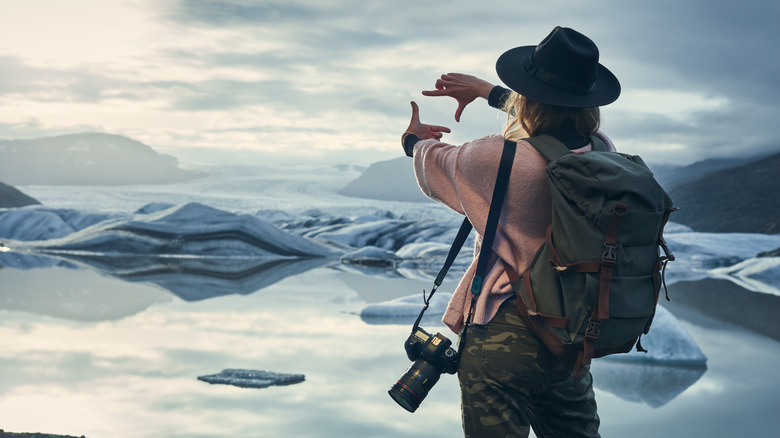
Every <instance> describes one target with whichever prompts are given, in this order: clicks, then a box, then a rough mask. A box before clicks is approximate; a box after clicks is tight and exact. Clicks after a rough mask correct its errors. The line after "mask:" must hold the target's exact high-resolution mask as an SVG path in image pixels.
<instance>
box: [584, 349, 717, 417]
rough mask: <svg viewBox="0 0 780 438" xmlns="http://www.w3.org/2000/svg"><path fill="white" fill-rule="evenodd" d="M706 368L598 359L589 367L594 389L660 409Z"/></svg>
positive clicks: (693, 381)
mask: <svg viewBox="0 0 780 438" xmlns="http://www.w3.org/2000/svg"><path fill="white" fill-rule="evenodd" d="M705 371H707V367H706V365H701V366H695V367H686V366H675V365H662V364H649V363H636V362H628V361H617V360H608V359H599V360H596V361H594V363H593V365H592V367H591V373H592V374H593V382H594V385H595V386H596V388H598V389H601V390H604V391H607V392H609V393H612V394H614V395H616V396H618V397H620V398H621V399H623V400H626V401H630V402H637V403H645V404H647V405H648V406H651V407H653V408H658V407H661V406H663V405H665V404H667V403H669V402H670V401H672V400H673V399H674V398H675V397H677V396H678V395H680V394H682V393H683V391H685V390H686V389H688V388H689V387H690V386H692V385H693V384H694V383H696V381H698V380H699V378H700V377H701V376H702V375H703V374H704V373H705Z"/></svg>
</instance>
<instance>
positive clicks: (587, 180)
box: [507, 135, 676, 375]
mask: <svg viewBox="0 0 780 438" xmlns="http://www.w3.org/2000/svg"><path fill="white" fill-rule="evenodd" d="M526 141H528V142H529V143H530V144H531V145H532V146H534V148H536V149H537V150H538V151H539V153H540V154H541V155H542V156H544V157H545V158H546V159H547V160H549V162H550V163H549V165H548V166H547V169H546V171H547V178H548V181H549V183H550V190H551V192H552V225H550V227H549V228H548V231H547V241H546V242H545V243H544V244H543V245H542V246H541V248H539V251H538V252H537V254H536V257H535V258H534V260H533V262H532V264H531V267H530V268H529V269H528V270H527V271H526V272H523V273H520V274H518V273H516V272H514V270H513V269H512V268H511V267H510V266H507V271H508V272H509V273H510V277H511V278H512V279H513V280H514V281H513V287H514V290H515V292H516V293H517V300H516V305H517V310H518V312H519V313H520V316H521V317H522V318H523V320H524V321H525V322H526V324H527V325H528V326H529V327H530V328H531V329H533V330H534V331H535V332H536V333H537V335H538V336H539V337H540V339H541V340H542V341H543V342H544V343H545V345H546V346H547V347H548V348H549V349H550V350H551V351H552V352H553V353H555V354H556V356H558V357H560V358H564V359H571V360H574V359H576V361H577V365H576V366H575V368H574V373H573V374H575V375H578V374H579V373H580V372H581V371H582V368H583V367H584V366H585V365H588V364H590V362H591V358H593V357H602V356H606V355H608V354H613V353H627V352H629V351H630V350H631V348H632V347H633V346H634V345H635V344H636V346H637V350H640V351H645V350H644V349H642V347H641V343H640V342H639V338H640V336H641V335H642V334H646V333H647V332H648V330H649V329H650V324H651V323H652V321H653V316H654V315H655V308H656V305H657V304H658V296H659V291H660V288H661V284H662V282H663V271H664V270H665V269H666V263H667V262H668V261H670V260H674V255H673V254H672V253H671V252H670V251H669V249H668V248H667V246H666V242H665V241H664V238H663V228H664V226H665V225H666V222H667V221H668V219H669V214H670V213H671V212H672V211H674V210H676V208H674V207H673V206H672V200H671V198H670V197H669V195H668V194H667V193H666V192H665V191H664V189H663V188H662V187H661V186H660V185H659V184H658V182H656V180H655V178H654V177H653V174H652V172H651V171H650V170H649V169H648V168H647V166H646V165H645V164H644V162H643V161H642V159H641V158H639V157H637V156H628V155H623V154H619V153H615V152H607V151H608V149H607V146H606V145H605V144H604V142H603V141H602V140H601V139H600V138H598V137H595V136H594V137H592V141H593V149H594V150H593V151H592V152H585V153H571V152H570V151H569V149H567V148H566V147H565V146H564V145H563V144H562V143H561V142H559V141H558V140H556V139H555V138H553V137H551V136H548V135H541V136H538V137H533V138H529V139H526ZM659 247H660V248H662V249H663V251H664V254H663V255H661V252H660V251H659ZM664 287H665V285H664ZM667 299H668V295H667Z"/></svg>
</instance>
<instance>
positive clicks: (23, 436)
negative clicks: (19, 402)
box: [0, 429, 84, 438]
mask: <svg viewBox="0 0 780 438" xmlns="http://www.w3.org/2000/svg"><path fill="white" fill-rule="evenodd" d="M0 438H84V435H82V436H81V437H75V436H72V435H52V434H50V433H37V432H33V433H14V432H6V431H4V430H2V429H0Z"/></svg>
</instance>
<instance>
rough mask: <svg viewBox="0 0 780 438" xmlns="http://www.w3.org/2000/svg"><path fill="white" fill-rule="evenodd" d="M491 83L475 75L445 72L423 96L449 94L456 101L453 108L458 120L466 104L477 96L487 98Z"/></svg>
mask: <svg viewBox="0 0 780 438" xmlns="http://www.w3.org/2000/svg"><path fill="white" fill-rule="evenodd" d="M492 89H493V84H491V83H490V82H488V81H485V80H483V79H479V78H477V77H474V76H471V75H466V74H463V73H447V74H445V75H441V79H438V80H437V81H436V89H435V90H426V91H423V92H422V94H423V95H424V96H450V97H452V98H454V99H455V100H457V101H458V109H457V110H455V121H456V122H460V116H461V115H462V114H463V110H464V109H465V108H466V105H468V104H470V103H471V102H473V101H474V99H476V98H478V97H482V98H485V99H487V98H488V96H490V91H491V90H492Z"/></svg>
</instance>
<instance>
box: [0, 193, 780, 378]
mask: <svg viewBox="0 0 780 438" xmlns="http://www.w3.org/2000/svg"><path fill="white" fill-rule="evenodd" d="M439 212H440V210H436V211H435V212H434V214H428V215H426V214H420V213H419V212H414V211H411V210H410V212H402V213H400V214H399V213H394V212H391V211H389V210H385V209H381V208H379V209H374V210H373V211H371V210H366V209H363V210H362V211H359V212H358V213H357V214H352V215H347V214H343V213H340V212H339V209H338V208H337V207H334V208H331V209H318V208H313V209H308V210H304V211H301V212H298V213H294V214H293V213H289V212H285V211H281V210H278V209H269V210H258V211H256V213H254V214H249V213H235V212H231V211H227V210H224V209H219V208H216V207H211V206H208V205H205V204H201V203H198V202H187V203H184V204H180V205H173V204H167V203H160V202H152V203H149V204H147V205H145V206H143V207H142V208H140V209H137V210H136V211H134V212H133V213H130V214H122V213H116V212H109V213H106V212H97V213H94V212H84V211H78V210H73V209H68V208H52V207H46V206H30V207H22V208H11V209H0V265H3V266H9V267H13V268H17V269H35V268H45V267H52V266H59V267H64V268H68V269H83V268H89V269H94V270H97V271H99V272H102V273H106V274H108V275H110V276H113V277H116V278H119V279H121V280H124V281H130V282H146V283H153V284H157V285H159V286H161V287H163V288H165V289H167V290H169V291H171V292H172V293H174V294H176V295H177V296H179V297H181V298H182V299H184V300H187V301H195V300H203V299H208V298H211V297H214V296H219V295H224V294H227V293H238V294H249V293H253V292H255V291H258V290H260V289H263V288H265V287H267V286H268V285H270V284H273V283H276V282H278V281H280V280H282V279H284V278H287V277H290V276H293V275H297V274H299V273H302V272H305V271H307V270H309V269H314V268H318V267H323V266H327V267H333V268H336V269H347V270H352V271H355V272H359V273H364V274H365V275H371V276H373V275H380V276H382V275H384V276H387V275H390V276H397V277H403V278H413V279H416V280H421V279H422V280H428V279H430V280H432V279H433V278H434V277H435V276H436V274H437V273H438V270H439V269H440V267H441V264H442V263H443V261H444V259H445V258H446V255H447V253H448V251H449V247H450V243H451V242H452V240H453V238H454V236H455V234H456V233H457V229H458V227H459V225H460V221H461V220H460V217H458V216H457V215H442V214H439ZM472 234H473V233H472ZM665 237H666V240H667V242H668V244H669V246H670V248H671V249H672V250H673V251H674V253H675V254H676V256H677V260H676V261H675V262H673V263H670V264H669V267H668V269H667V270H666V281H667V284H668V285H673V284H675V283H678V282H691V281H697V280H702V279H718V280H724V281H730V282H733V283H734V284H737V285H739V286H740V287H742V288H744V289H746V290H747V291H752V292H756V293H764V294H773V295H780V292H779V291H778V289H777V285H778V283H779V282H778V281H777V280H778V277H780V258H778V257H765V258H757V257H756V255H757V254H758V253H760V252H765V251H770V250H774V249H777V248H780V235H762V234H724V233H699V232H693V231H691V230H690V229H688V228H687V227H684V226H681V225H678V224H674V223H670V225H669V226H668V228H667V232H666V236H665ZM472 247H473V235H472V236H470V238H469V240H468V241H467V243H466V245H464V248H463V249H462V250H461V254H460V255H459V256H458V257H457V259H456V261H455V264H454V265H453V267H452V268H451V269H450V271H451V272H450V274H449V275H450V277H451V278H455V279H457V278H459V277H460V275H462V274H463V272H464V271H465V269H466V267H467V266H468V264H469V263H470V261H471V257H472V252H473V250H472ZM746 293H747V292H746ZM449 296H450V292H449V291H441V292H439V293H438V294H437V295H436V296H434V300H433V302H432V303H431V304H432V305H431V308H430V309H429V310H428V312H426V322H429V321H433V320H434V318H438V317H440V316H441V314H442V313H443V312H444V309H445V308H446V303H447V301H448V299H449ZM421 308H422V298H421V296H420V295H413V296H405V297H401V298H397V299H393V300H390V301H384V302H379V303H370V304H368V305H367V306H366V307H365V308H364V309H362V311H360V312H359V316H360V318H361V319H362V320H363V321H364V322H366V323H367V324H407V323H409V322H411V321H413V318H414V317H416V315H417V314H418V313H419V310H420V309H421ZM642 342H643V344H645V346H646V347H648V350H650V351H651V353H649V354H647V355H634V354H628V355H624V357H621V358H620V359H618V360H619V361H622V362H630V361H638V362H644V363H663V364H671V365H680V364H682V365H691V364H697V365H701V364H704V363H705V362H706V357H704V355H703V354H702V353H701V351H700V350H698V347H697V346H696V344H695V342H693V340H692V339H690V336H689V335H688V334H687V332H685V330H684V328H682V326H681V324H680V322H679V321H677V319H676V318H675V317H674V316H673V315H671V314H670V313H668V312H666V311H665V310H663V308H662V307H659V314H658V316H657V319H656V321H655V323H654V326H653V329H652V330H651V332H650V334H649V335H647V336H646V337H644V338H643V339H642Z"/></svg>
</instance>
